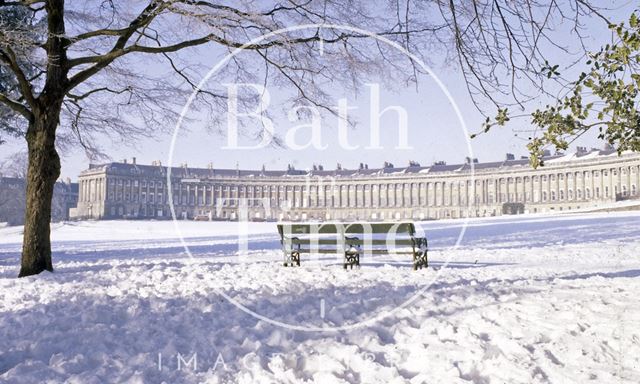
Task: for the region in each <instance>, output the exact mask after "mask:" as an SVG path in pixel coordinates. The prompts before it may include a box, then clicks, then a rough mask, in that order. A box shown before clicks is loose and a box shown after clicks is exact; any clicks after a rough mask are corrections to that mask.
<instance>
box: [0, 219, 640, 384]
mask: <svg viewBox="0 0 640 384" xmlns="http://www.w3.org/2000/svg"><path fill="white" fill-rule="evenodd" d="M462 223H463V222H462V221H460V220H446V221H435V222H425V223H421V224H420V226H421V227H422V229H423V230H424V231H425V233H426V234H427V235H428V237H429V239H430V248H431V252H430V260H431V265H430V267H429V269H427V270H421V271H413V270H412V269H411V268H410V266H409V262H408V260H401V259H396V258H394V257H384V256H376V257H374V258H371V257H369V258H363V260H362V261H363V266H362V268H360V269H359V270H353V271H344V270H342V268H341V266H340V265H339V262H338V261H337V260H336V259H335V258H332V257H331V256H326V257H322V258H315V260H313V261H307V260H306V259H304V258H303V260H302V266H301V267H299V268H284V267H282V265H281V262H282V260H281V258H282V256H281V253H280V251H279V243H278V237H277V232H276V228H275V223H251V224H250V225H249V239H250V244H249V247H248V251H246V252H240V253H239V252H238V250H237V247H238V246H237V236H236V235H235V233H236V231H237V228H238V227H237V224H235V223H223V222H180V223H179V225H180V229H181V231H182V233H183V234H184V235H185V244H187V245H188V246H189V250H190V251H191V253H192V254H193V256H194V257H193V258H190V257H188V256H187V255H186V252H185V249H184V248H183V246H182V243H181V241H180V239H179V238H178V236H177V235H176V233H175V229H174V227H173V223H172V222H163V221H157V222H141V221H111V222H107V221H102V222H99V221H96V222H77V223H62V224H56V225H55V226H54V228H53V231H52V238H53V246H54V250H55V251H54V263H55V266H56V272H55V273H44V274H41V275H39V276H36V277H28V278H23V279H16V278H15V276H16V274H17V271H18V259H19V252H20V244H19V241H20V232H21V228H19V227H4V228H0V382H3V383H4V382H6V383H35V382H53V383H56V382H63V381H67V382H72V383H103V382H107V383H121V382H132V383H137V382H140V383H143V382H158V383H160V382H167V383H180V382H211V383H227V382H238V383H254V382H261V383H263V382H264V383H268V382H291V383H300V382H317V383H360V382H362V383H424V382H447V383H449V382H451V383H504V382H510V383H512V382H515V383H530V382H540V383H545V382H586V381H593V382H616V383H637V382H640V305H639V304H640V298H639V297H638V296H639V295H638V293H639V292H640V257H639V254H640V253H639V252H638V250H640V225H638V224H640V212H616V213H609V214H606V213H597V214H577V215H576V214H574V215H557V216H552V215H547V216H540V215H537V216H536V215H526V216H515V217H499V218H490V219H477V220H471V221H469V225H468V227H467V229H466V233H465V236H464V238H463V240H462V241H461V243H460V245H459V247H457V248H456V247H454V245H455V243H456V240H457V239H458V236H459V234H460V230H461V227H462ZM416 292H418V293H419V294H418V295H417V296H416V295H415V294H416ZM225 296H226V297H227V298H229V299H231V300H233V301H235V302H236V303H237V304H238V305H239V306H242V307H244V308H246V309H248V310H250V311H253V312H254V313H255V315H256V316H252V315H251V314H249V313H247V312H245V311H243V310H242V309H240V308H239V306H236V305H234V304H233V303H232V302H230V301H229V300H227V298H225ZM407 301H409V302H408V303H407ZM278 324H280V325H278ZM283 324H284V325H286V326H282V325H283ZM309 328H311V329H314V330H308V329H309ZM196 361H197V366H194V362H196ZM179 363H180V368H179V367H178V364H179Z"/></svg>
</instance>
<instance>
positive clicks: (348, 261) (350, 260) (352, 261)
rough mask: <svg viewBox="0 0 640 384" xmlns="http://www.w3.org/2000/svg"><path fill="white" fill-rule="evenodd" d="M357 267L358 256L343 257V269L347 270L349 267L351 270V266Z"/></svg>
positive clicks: (357, 254) (358, 262) (358, 264)
mask: <svg viewBox="0 0 640 384" xmlns="http://www.w3.org/2000/svg"><path fill="white" fill-rule="evenodd" d="M354 265H357V266H360V254H359V253H356V254H355V255H347V254H346V253H345V255H344V263H343V264H342V266H343V268H344V269H347V267H348V266H349V267H351V269H353V266H354Z"/></svg>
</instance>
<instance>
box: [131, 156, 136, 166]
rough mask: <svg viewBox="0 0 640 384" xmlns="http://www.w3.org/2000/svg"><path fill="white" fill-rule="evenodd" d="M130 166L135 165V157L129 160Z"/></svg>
mask: <svg viewBox="0 0 640 384" xmlns="http://www.w3.org/2000/svg"><path fill="white" fill-rule="evenodd" d="M131 164H133V165H136V158H135V157H132V158H131Z"/></svg>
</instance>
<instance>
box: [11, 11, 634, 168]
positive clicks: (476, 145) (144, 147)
mask: <svg viewBox="0 0 640 384" xmlns="http://www.w3.org/2000/svg"><path fill="white" fill-rule="evenodd" d="M617 3H618V4H620V6H621V8H620V10H619V11H616V12H614V17H615V19H616V20H622V19H625V18H627V17H628V14H629V10H630V9H632V8H633V6H634V5H633V2H627V1H623V2H617ZM593 35H595V36H596V37H594V38H593V39H591V42H592V44H593V47H594V48H595V47H597V46H599V45H601V44H603V43H604V42H606V41H607V36H608V35H607V34H606V31H603V30H601V29H593ZM215 57H219V56H217V55H212V59H211V60H212V62H211V66H213V65H215V62H214V60H216V58H215ZM432 70H433V73H434V74H435V75H436V76H437V77H439V78H440V80H441V81H442V83H443V84H444V85H445V86H446V88H447V89H448V90H449V92H450V93H451V95H452V97H453V100H454V101H455V103H456V104H457V105H458V107H459V109H460V111H461V114H462V118H463V120H464V122H465V123H466V125H467V127H468V129H469V132H470V133H473V132H476V131H478V130H479V127H480V125H481V123H482V121H483V117H482V115H481V114H480V113H479V112H478V110H477V109H476V107H475V106H474V105H473V103H472V101H471V97H470V96H469V94H468V92H467V89H466V86H465V83H464V80H463V78H462V76H461V75H460V73H459V72H458V70H457V68H456V67H455V66H448V65H443V63H442V58H441V57H434V58H433V63H432ZM371 80H372V81H374V82H375V81H376V79H371ZM395 88H396V89H393V90H391V89H387V88H383V89H382V91H381V108H385V107H387V106H392V105H398V106H401V107H403V108H404V109H405V110H406V111H407V115H408V132H409V142H410V144H411V146H412V148H411V149H407V150H397V149H394V147H395V146H396V144H397V131H398V128H397V116H396V114H395V113H393V112H390V113H386V114H385V115H384V116H383V118H382V119H381V126H382V129H381V137H382V143H383V147H384V148H383V149H378V150H366V149H363V148H362V147H365V146H366V145H367V144H368V141H369V129H368V127H369V123H370V121H369V116H368V114H369V112H368V111H369V107H370V105H369V95H368V93H367V92H366V89H363V91H365V92H363V93H361V94H359V95H354V94H353V93H351V92H349V91H347V90H344V89H342V87H341V86H340V84H335V86H334V85H333V84H332V90H331V93H332V95H333V96H335V98H336V104H337V99H338V98H343V97H344V98H347V99H348V102H349V104H350V105H352V106H356V107H357V108H358V109H357V110H355V111H354V112H353V114H352V115H351V116H352V117H353V118H355V119H356V121H357V122H358V125H357V127H356V128H355V129H353V130H350V131H349V141H350V143H351V144H353V145H359V146H360V147H361V148H359V149H357V150H345V149H342V148H340V146H339V145H338V142H337V121H336V119H335V118H331V117H327V116H324V119H323V120H322V125H321V126H322V142H323V144H325V145H327V149H325V150H314V149H309V150H304V151H292V150H290V149H287V148H282V147H267V148H261V149H252V150H226V149H223V147H224V146H225V140H226V138H225V137H220V136H217V135H213V134H210V133H207V131H206V130H205V129H204V128H203V127H204V125H206V122H197V121H196V122H193V123H190V124H189V126H188V127H187V128H188V131H186V130H185V131H182V132H180V134H179V139H178V140H177V143H176V148H175V154H174V165H175V164H181V163H187V164H188V165H189V166H198V167H206V166H207V164H209V163H213V165H214V167H216V168H235V167H236V166H239V167H240V168H245V169H246V168H256V169H257V168H260V167H262V166H263V165H264V166H265V167H266V168H267V169H283V168H286V167H287V165H288V164H292V165H294V166H295V167H296V168H298V169H306V168H309V167H311V166H312V165H313V164H322V165H324V167H325V169H333V168H335V166H336V163H341V164H342V165H343V167H345V168H355V167H357V166H358V164H359V163H361V162H362V163H367V164H368V165H369V167H371V168H375V167H381V166H382V164H383V162H385V161H390V162H392V163H394V164H395V165H396V166H403V165H406V164H407V163H408V161H409V160H413V161H417V162H419V163H421V164H422V165H428V164H431V163H433V162H434V161H436V160H444V161H447V162H448V163H459V162H463V161H464V158H465V157H466V156H470V155H471V154H472V155H473V156H474V157H477V158H479V160H480V161H494V160H500V159H503V158H504V155H505V153H506V152H510V153H514V154H515V155H516V156H521V155H526V147H525V145H526V140H525V139H526V137H520V136H518V135H515V134H514V128H515V129H516V130H517V129H518V128H526V127H527V123H528V121H527V120H526V119H522V120H519V121H515V122H514V123H513V124H512V125H510V126H509V127H506V128H495V129H494V130H492V131H491V132H490V133H489V134H486V135H481V136H479V137H478V138H476V139H473V140H471V149H472V153H470V151H469V148H468V145H467V143H468V140H467V136H466V135H465V133H464V131H463V129H462V126H461V124H460V122H459V120H458V118H457V116H456V114H455V112H454V109H453V108H452V106H451V102H450V101H449V100H448V99H447V98H446V96H445V95H444V93H443V92H442V91H441V90H440V89H439V88H438V86H437V85H436V84H435V82H434V81H433V78H431V77H429V76H422V77H421V78H420V79H419V85H418V88H417V89H416V87H415V86H409V87H404V86H398V87H395ZM269 90H270V91H271V92H272V94H273V95H272V96H273V98H272V99H273V100H272V107H273V109H270V110H271V111H272V112H273V113H274V116H273V117H274V119H273V121H274V125H275V127H276V132H277V133H278V134H282V135H284V134H285V133H286V131H287V129H288V128H290V127H293V126H294V125H296V124H299V123H292V122H289V121H288V120H287V118H286V115H284V114H282V113H278V106H279V105H278V104H279V103H280V100H281V99H282V98H284V97H285V96H286V95H287V94H288V92H292V90H288V89H280V90H277V89H272V88H269ZM185 102H186V100H185ZM542 103H543V100H542V99H541V100H540V104H542ZM532 106H534V107H535V106H536V103H535V102H534V103H533V104H532ZM247 122H248V124H249V125H251V124H252V122H251V120H248V121H247ZM254 123H255V125H256V127H257V126H259V124H258V122H257V121H255V122H254ZM524 136H526V135H524ZM594 137H595V134H592V135H587V136H585V137H584V138H582V139H580V140H579V141H578V142H576V143H575V145H585V146H589V147H591V146H597V147H600V146H601V145H602V144H601V143H600V142H599V141H597V140H595V138H594ZM298 139H299V141H300V142H303V141H305V137H304V136H303V135H300V136H299V137H298ZM170 143H171V137H170V135H168V134H163V135H159V136H157V137H155V138H152V139H144V140H139V141H137V142H136V143H135V146H130V147H129V146H122V145H121V144H118V145H109V144H108V143H104V144H103V146H104V148H105V149H106V152H107V153H108V155H109V156H110V157H111V158H112V159H113V160H120V159H124V158H129V159H130V158H131V157H133V156H135V157H136V158H137V161H138V163H144V164H149V163H151V162H152V161H155V160H160V161H161V162H162V163H163V164H167V160H168V156H169V149H170ZM243 143H244V144H245V145H249V144H251V143H249V142H247V141H244V142H243ZM575 145H574V146H575ZM22 148H24V144H23V143H22V142H19V141H17V142H10V143H9V144H7V145H3V146H2V147H1V150H0V158H2V157H4V156H6V155H7V154H9V153H12V152H14V151H16V150H20V149H22ZM88 162H89V160H88V159H87V158H86V156H85V155H84V154H83V152H82V151H73V152H72V153H66V154H63V159H62V177H63V178H66V177H69V178H71V179H76V178H77V175H78V173H79V172H80V171H81V170H83V169H86V168H87V167H88Z"/></svg>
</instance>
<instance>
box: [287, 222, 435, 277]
mask: <svg viewBox="0 0 640 384" xmlns="http://www.w3.org/2000/svg"><path fill="white" fill-rule="evenodd" d="M278 233H279V234H280V244H281V245H282V252H283V253H284V266H285V267H287V266H294V265H297V266H300V256H301V255H302V254H303V253H307V254H320V253H325V254H326V253H333V254H336V255H339V256H342V255H343V256H344V259H343V266H344V269H347V267H348V266H350V267H351V269H353V267H354V266H359V265H360V256H361V255H374V254H376V255H381V254H387V255H388V254H407V255H411V256H412V259H413V269H414V270H417V269H422V268H423V267H425V268H426V267H427V266H428V262H427V245H428V243H427V238H426V237H418V236H417V235H416V228H415V225H414V224H413V223H412V222H398V223H300V224H298V223H281V224H278Z"/></svg>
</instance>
